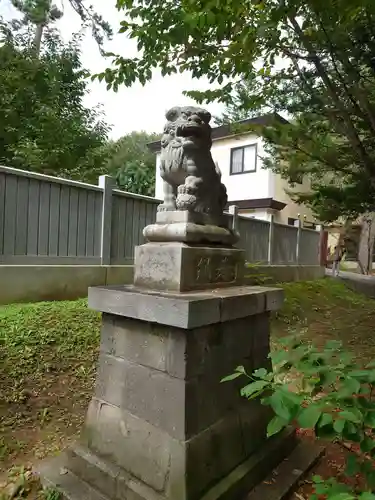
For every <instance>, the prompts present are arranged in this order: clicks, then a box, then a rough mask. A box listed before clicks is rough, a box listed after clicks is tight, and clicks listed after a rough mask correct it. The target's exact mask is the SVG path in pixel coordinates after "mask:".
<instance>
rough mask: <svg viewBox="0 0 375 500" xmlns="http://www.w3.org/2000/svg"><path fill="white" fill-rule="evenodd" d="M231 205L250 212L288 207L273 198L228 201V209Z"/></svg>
mask: <svg viewBox="0 0 375 500" xmlns="http://www.w3.org/2000/svg"><path fill="white" fill-rule="evenodd" d="M231 205H236V206H237V207H238V208H239V209H240V210H249V209H255V208H272V209H273V210H282V209H283V208H284V207H286V203H283V202H282V201H277V200H274V199H273V198H258V199H252V200H237V201H228V203H227V208H228V207H230V206H231Z"/></svg>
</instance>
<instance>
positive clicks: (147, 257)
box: [134, 226, 245, 292]
mask: <svg viewBox="0 0 375 500" xmlns="http://www.w3.org/2000/svg"><path fill="white" fill-rule="evenodd" d="M200 227H202V228H207V227H209V226H200ZM177 241H178V240H177ZM244 262H245V253H244V251H243V250H239V249H235V248H221V247H202V246H189V245H186V244H184V243H170V244H167V243H147V244H145V245H141V246H138V247H136V249H135V262H134V285H135V286H139V287H143V288H149V289H155V290H169V291H178V292H188V291H192V290H204V289H209V288H210V287H213V288H216V287H228V286H235V285H241V284H242V282H243V273H244Z"/></svg>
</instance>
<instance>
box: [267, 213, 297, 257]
mask: <svg viewBox="0 0 375 500" xmlns="http://www.w3.org/2000/svg"><path fill="white" fill-rule="evenodd" d="M297 232H298V230H297V228H296V227H294V226H284V225H283V224H276V223H275V224H274V233H273V247H272V264H295V263H296V260H297Z"/></svg>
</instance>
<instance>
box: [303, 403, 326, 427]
mask: <svg viewBox="0 0 375 500" xmlns="http://www.w3.org/2000/svg"><path fill="white" fill-rule="evenodd" d="M321 415H322V410H321V409H320V408H319V407H318V406H315V405H310V406H307V407H306V408H303V409H302V410H301V412H300V413H299V415H298V423H299V425H300V426H301V427H302V428H303V429H313V428H314V427H315V425H316V424H317V423H318V420H319V419H320V417H321Z"/></svg>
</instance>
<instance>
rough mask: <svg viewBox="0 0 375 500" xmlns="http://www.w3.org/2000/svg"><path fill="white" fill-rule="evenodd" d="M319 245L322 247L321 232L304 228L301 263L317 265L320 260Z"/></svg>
mask: <svg viewBox="0 0 375 500" xmlns="http://www.w3.org/2000/svg"><path fill="white" fill-rule="evenodd" d="M319 247H320V233H319V231H314V230H313V229H302V233H301V241H300V251H299V264H301V265H304V266H307V265H311V266H312V265H316V266H318V265H319V264H320V262H319V250H320V249H319Z"/></svg>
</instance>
